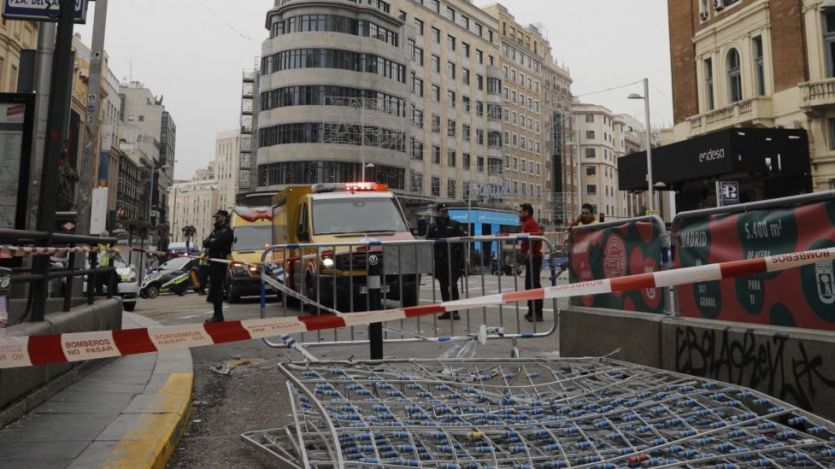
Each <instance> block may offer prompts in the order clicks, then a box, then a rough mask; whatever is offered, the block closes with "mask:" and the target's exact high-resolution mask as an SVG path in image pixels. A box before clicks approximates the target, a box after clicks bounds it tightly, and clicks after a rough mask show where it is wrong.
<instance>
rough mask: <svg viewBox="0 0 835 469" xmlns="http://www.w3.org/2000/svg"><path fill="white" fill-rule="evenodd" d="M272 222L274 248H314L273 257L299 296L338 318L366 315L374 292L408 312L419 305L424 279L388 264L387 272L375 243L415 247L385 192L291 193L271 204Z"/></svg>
mask: <svg viewBox="0 0 835 469" xmlns="http://www.w3.org/2000/svg"><path fill="white" fill-rule="evenodd" d="M272 216H273V243H274V244H276V245H288V244H290V245H293V244H302V245H311V244H315V245H316V246H315V247H302V248H299V249H279V250H276V251H275V252H274V253H273V254H274V257H273V260H274V261H275V262H276V263H277V264H280V265H283V269H284V283H285V285H286V286H288V287H290V288H292V289H293V290H294V291H296V292H298V293H300V294H302V295H304V296H306V297H307V298H310V299H312V300H315V301H317V302H318V303H320V304H322V305H325V306H328V307H337V308H338V309H339V310H341V311H351V310H353V311H365V310H366V306H367V305H368V299H367V298H368V291H369V288H371V289H372V290H375V289H379V290H381V291H382V293H383V295H384V296H385V297H386V298H387V299H392V300H398V301H400V303H401V304H402V305H404V306H414V305H416V304H417V302H418V286H419V283H420V277H419V275H417V274H416V273H415V272H416V271H414V270H413V271H411V273H409V274H401V273H400V272H397V271H394V270H397V269H395V268H392V267H391V262H389V263H388V265H389V267H388V269H389V270H387V271H384V270H385V268H384V262H383V261H384V259H383V247H382V246H380V245H379V244H378V243H376V241H380V242H385V241H414V239H415V238H414V237H413V236H412V233H411V231H410V230H409V225H408V224H407V223H406V218H405V216H404V214H403V209H402V207H401V206H400V203H399V202H398V200H397V197H396V196H395V195H394V193H392V192H391V191H389V190H388V187H387V186H386V185H385V184H377V183H370V182H357V183H344V184H317V185H313V186H295V187H289V188H287V189H285V190H283V191H281V192H280V193H278V194H277V195H276V196H275V197H274V199H273V212H272ZM372 241H373V242H372ZM334 243H355V245H354V246H353V247H351V248H349V247H344V246H333V244H334ZM374 244H376V245H374ZM369 283H370V285H369ZM401 283H402V285H401ZM401 287H402V288H401ZM401 292H402V298H400V296H401ZM349 308H352V309H349Z"/></svg>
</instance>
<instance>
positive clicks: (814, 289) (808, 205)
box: [673, 191, 835, 330]
mask: <svg viewBox="0 0 835 469" xmlns="http://www.w3.org/2000/svg"><path fill="white" fill-rule="evenodd" d="M673 242H674V246H675V252H676V254H677V255H676V259H675V266H676V267H690V266H694V265H702V264H712V263H717V262H726V261H735V260H739V259H751V258H757V257H763V256H768V255H778V254H786V253H793V252H800V251H806V250H811V249H822V248H829V247H833V246H835V191H833V192H823V193H816V194H810V195H808V196H800V197H790V198H784V199H775V200H771V201H765V202H757V203H753V204H746V205H737V206H733V207H725V208H721V209H710V210H700V211H695V212H686V213H682V214H680V215H679V216H678V217H677V218H676V219H675V221H674V223H673ZM676 296H677V301H678V305H679V310H680V312H681V315H683V316H686V317H694V318H707V319H718V320H723V321H736V322H747V323H756V324H771V325H778V326H795V327H803V328H809V329H820V330H835V262H833V261H826V262H820V263H818V264H816V265H811V266H807V267H803V268H801V269H792V270H788V271H785V272H777V273H772V274H766V275H757V276H752V277H745V278H738V279H735V280H724V281H721V282H706V283H699V284H695V285H688V286H683V287H678V288H677V289H676Z"/></svg>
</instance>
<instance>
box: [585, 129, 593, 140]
mask: <svg viewBox="0 0 835 469" xmlns="http://www.w3.org/2000/svg"><path fill="white" fill-rule="evenodd" d="M586 138H587V139H589V140H594V130H586Z"/></svg>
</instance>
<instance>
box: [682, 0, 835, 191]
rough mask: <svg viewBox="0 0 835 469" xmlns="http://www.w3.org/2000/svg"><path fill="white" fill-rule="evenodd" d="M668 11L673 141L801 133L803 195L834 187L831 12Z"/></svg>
mask: <svg viewBox="0 0 835 469" xmlns="http://www.w3.org/2000/svg"><path fill="white" fill-rule="evenodd" d="M668 10H669V23H670V48H671V54H672V76H673V98H674V99H673V100H674V110H675V124H676V125H675V128H674V138H675V140H677V141H682V140H686V139H692V138H697V137H700V136H704V135H706V134H710V133H712V132H716V131H720V130H723V129H730V128H750V127H763V128H785V129H805V130H806V131H808V139H809V149H810V156H811V173H812V188H813V189H814V190H826V189H833V188H835V47H833V44H835V4H833V2H831V1H829V0H770V1H767V0H715V1H708V0H668ZM789 138H798V136H797V135H793V136H790V137H789ZM774 140H775V141H777V140H778V139H777V138H775V139H774ZM714 150H716V148H714ZM769 156H772V155H769ZM771 169H776V168H771ZM780 185H781V186H784V187H785V186H786V184H780ZM773 186H774V184H772V187H773ZM803 189H804V188H803V184H802V183H801V184H799V185H798V188H797V191H802V190H803ZM743 192H744V189H743ZM743 195H744V194H743Z"/></svg>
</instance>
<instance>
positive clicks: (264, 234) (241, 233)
mask: <svg viewBox="0 0 835 469" xmlns="http://www.w3.org/2000/svg"><path fill="white" fill-rule="evenodd" d="M234 231H235V245H234V246H233V247H232V250H233V251H263V250H264V249H266V248H267V247H269V246H270V245H271V244H272V237H273V227H272V226H271V225H258V226H239V227H236V228H235V230H234Z"/></svg>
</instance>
